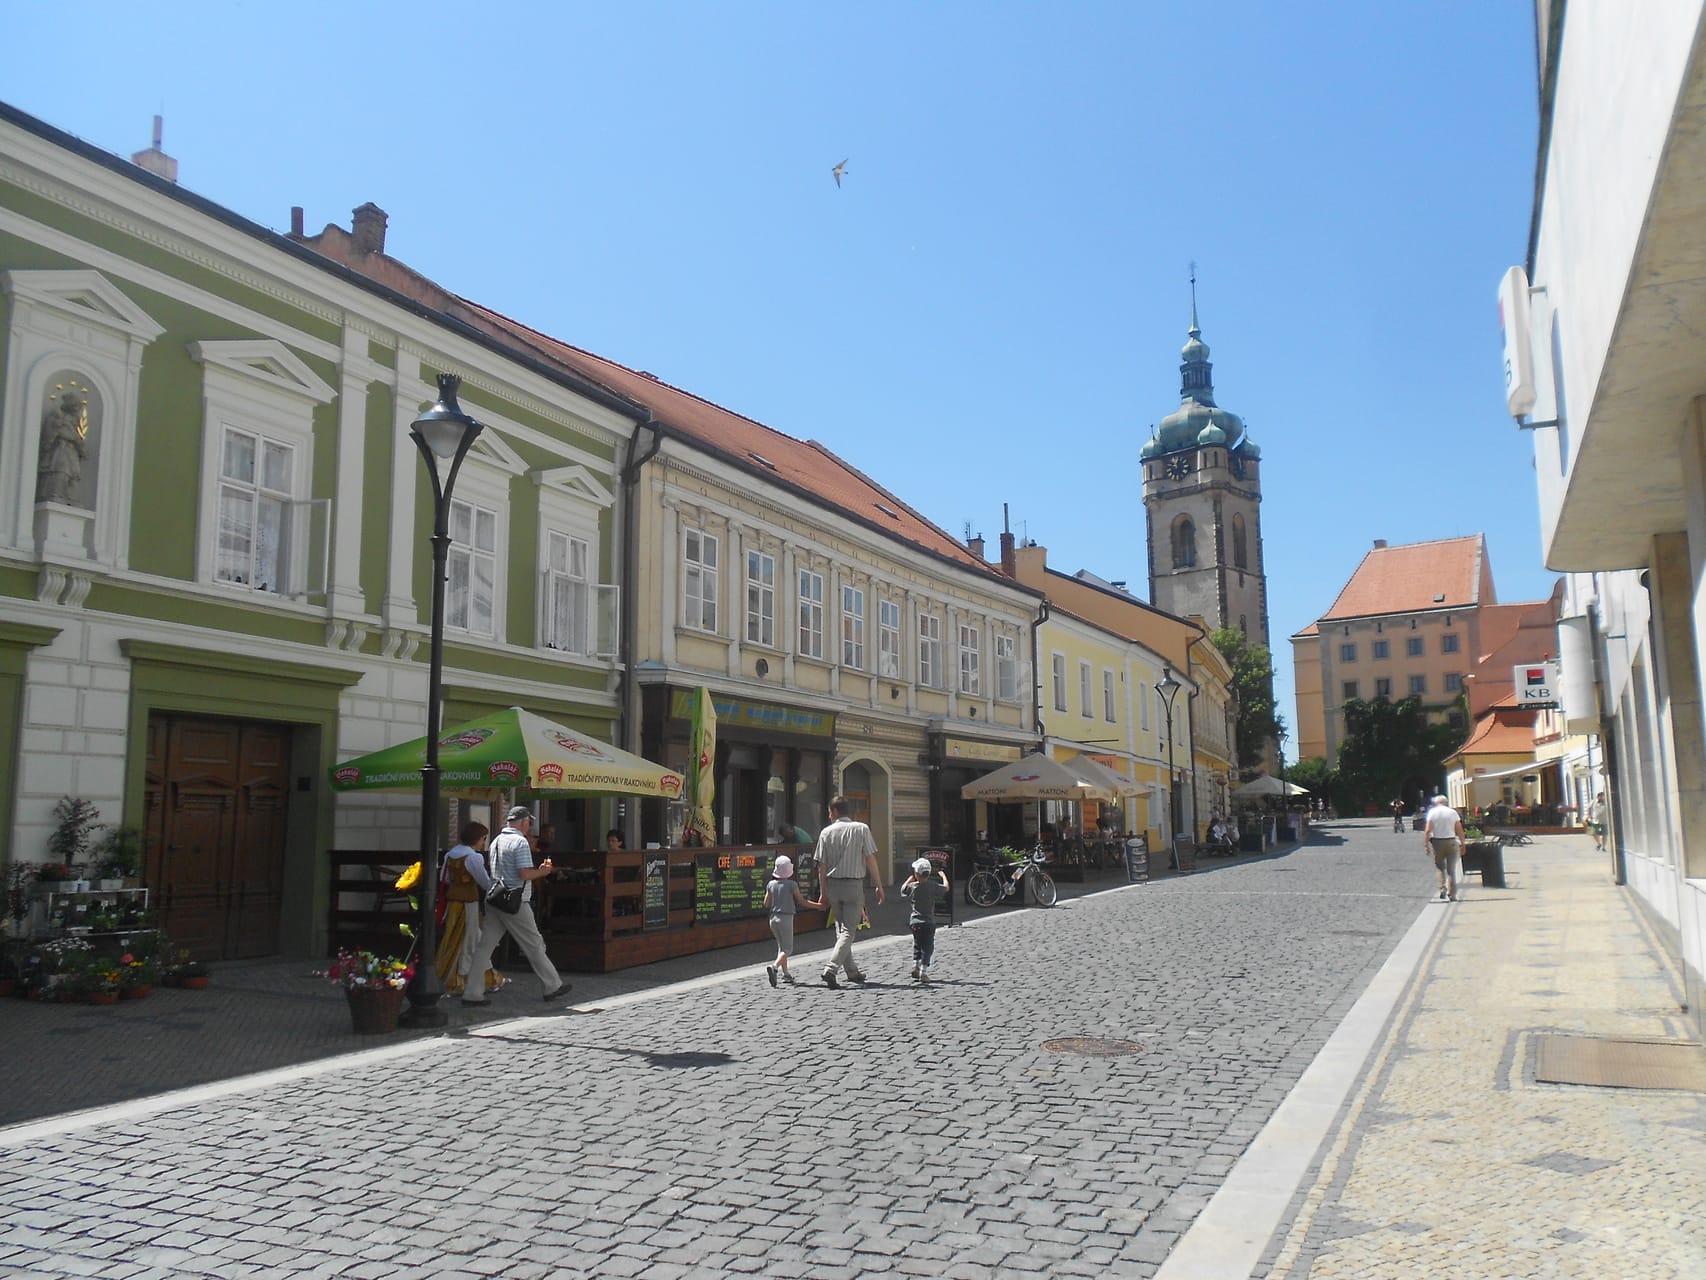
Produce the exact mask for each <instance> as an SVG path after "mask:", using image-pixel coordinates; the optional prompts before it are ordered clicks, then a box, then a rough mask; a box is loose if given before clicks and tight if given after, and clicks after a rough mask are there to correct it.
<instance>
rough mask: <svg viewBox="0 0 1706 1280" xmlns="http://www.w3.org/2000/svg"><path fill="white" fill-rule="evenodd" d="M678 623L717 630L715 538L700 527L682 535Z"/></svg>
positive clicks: (695, 628)
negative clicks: (679, 620) (679, 613)
mask: <svg viewBox="0 0 1706 1280" xmlns="http://www.w3.org/2000/svg"><path fill="white" fill-rule="evenodd" d="M681 625H682V626H684V627H691V628H693V630H695V631H709V632H712V633H715V632H716V630H717V539H716V536H715V535H714V534H709V533H705V532H703V531H702V530H699V529H688V530H687V531H686V532H685V533H683V534H682V538H681Z"/></svg>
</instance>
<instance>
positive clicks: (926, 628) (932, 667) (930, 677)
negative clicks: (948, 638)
mask: <svg viewBox="0 0 1706 1280" xmlns="http://www.w3.org/2000/svg"><path fill="white" fill-rule="evenodd" d="M946 674H947V673H946V672H945V671H943V670H942V620H941V619H940V618H938V617H937V616H936V615H935V614H933V613H921V614H919V615H918V683H919V684H920V685H922V686H923V687H924V688H926V689H939V688H941V687H942V681H943V678H944V677H945V676H946Z"/></svg>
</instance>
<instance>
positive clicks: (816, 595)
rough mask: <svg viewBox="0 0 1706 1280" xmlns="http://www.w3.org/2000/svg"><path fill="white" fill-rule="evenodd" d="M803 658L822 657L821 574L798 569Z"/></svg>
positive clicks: (801, 652)
mask: <svg viewBox="0 0 1706 1280" xmlns="http://www.w3.org/2000/svg"><path fill="white" fill-rule="evenodd" d="M799 654H800V656H801V657H803V658H821V657H823V575H822V574H821V573H813V572H812V571H811V570H809V569H801V570H800V648H799Z"/></svg>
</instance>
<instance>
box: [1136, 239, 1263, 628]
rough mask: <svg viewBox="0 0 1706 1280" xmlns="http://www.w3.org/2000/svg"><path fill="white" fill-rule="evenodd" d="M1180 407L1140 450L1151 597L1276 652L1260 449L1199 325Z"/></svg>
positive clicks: (1185, 363)
mask: <svg viewBox="0 0 1706 1280" xmlns="http://www.w3.org/2000/svg"><path fill="white" fill-rule="evenodd" d="M1180 356H1181V357H1182V360H1181V363H1180V365H1179V373H1180V375H1181V383H1180V387H1179V407H1178V409H1176V410H1175V411H1174V412H1172V413H1170V414H1168V415H1167V416H1166V417H1165V418H1163V419H1162V420H1161V424H1160V426H1159V427H1157V428H1156V429H1155V431H1154V434H1152V435H1151V436H1150V438H1149V440H1148V441H1147V442H1145V444H1144V446H1143V449H1142V450H1141V452H1140V453H1139V454H1138V457H1139V459H1140V460H1141V461H1142V464H1143V505H1144V509H1145V512H1146V513H1147V515H1148V518H1149V521H1148V523H1149V599H1150V602H1151V603H1152V604H1154V605H1156V606H1157V607H1158V608H1161V609H1165V610H1166V611H1167V612H1168V613H1171V614H1174V615H1176V616H1178V617H1189V616H1190V615H1192V614H1200V615H1201V616H1202V618H1203V619H1204V621H1205V622H1207V623H1208V626H1209V628H1210V629H1211V630H1213V629H1215V628H1218V627H1228V628H1230V629H1232V630H1234V631H1241V632H1243V633H1244V635H1245V636H1247V637H1248V638H1249V640H1250V643H1252V644H1259V645H1261V646H1263V647H1264V648H1266V649H1268V651H1269V652H1270V654H1271V653H1272V650H1273V646H1272V645H1270V644H1269V643H1268V588H1267V576H1266V573H1265V571H1264V567H1263V562H1262V519H1261V507H1262V451H1261V450H1260V449H1259V448H1257V447H1256V442H1255V441H1253V440H1252V439H1250V433H1249V432H1248V431H1247V430H1245V427H1244V422H1243V419H1241V418H1240V417H1238V415H1237V414H1235V413H1228V412H1227V411H1226V410H1225V409H1222V408H1220V407H1219V406H1218V405H1216V404H1215V402H1214V380H1213V376H1212V375H1213V370H1214V366H1213V365H1212V364H1210V363H1209V359H1208V344H1207V343H1206V342H1204V341H1203V340H1202V330H1201V329H1200V328H1199V327H1198V325H1197V287H1196V274H1195V272H1194V271H1193V273H1192V275H1191V328H1190V338H1189V340H1188V341H1187V342H1186V343H1185V345H1184V348H1183V350H1182V351H1181V352H1180Z"/></svg>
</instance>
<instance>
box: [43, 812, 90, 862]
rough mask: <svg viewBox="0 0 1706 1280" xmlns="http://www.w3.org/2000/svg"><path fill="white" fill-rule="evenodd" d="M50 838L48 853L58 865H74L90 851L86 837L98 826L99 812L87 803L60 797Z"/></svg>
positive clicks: (54, 813) (48, 840)
mask: <svg viewBox="0 0 1706 1280" xmlns="http://www.w3.org/2000/svg"><path fill="white" fill-rule="evenodd" d="M53 823H54V826H53V834H52V835H50V836H48V838H47V851H48V852H49V853H50V854H52V855H53V856H54V858H56V859H58V860H59V861H60V862H69V863H77V862H81V861H83V855H84V854H85V853H86V852H88V849H89V837H90V836H91V835H92V834H93V833H94V830H95V828H96V827H98V826H100V825H101V811H100V810H99V809H98V808H96V807H95V805H94V804H93V803H92V802H90V801H88V800H79V799H76V798H74V797H72V796H61V797H60V799H59V803H58V804H56V805H54V806H53Z"/></svg>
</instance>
